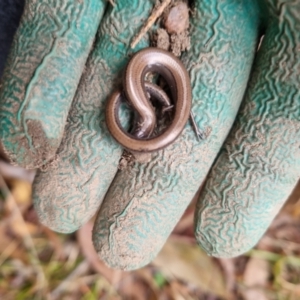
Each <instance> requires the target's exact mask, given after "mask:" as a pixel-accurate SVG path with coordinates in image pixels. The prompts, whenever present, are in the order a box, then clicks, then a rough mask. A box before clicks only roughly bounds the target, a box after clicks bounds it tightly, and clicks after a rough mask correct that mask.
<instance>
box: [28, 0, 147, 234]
mask: <svg viewBox="0 0 300 300" xmlns="http://www.w3.org/2000/svg"><path fill="white" fill-rule="evenodd" d="M152 3H153V2H152V1H144V2H143V3H142V2H141V1H139V0H135V1H132V0H118V1H117V2H116V5H115V6H114V7H113V8H112V7H110V8H109V10H108V11H107V13H106V14H105V16H104V19H103V21H102V22H101V25H100V29H99V32H98V35H97V40H96V44H95V48H94V50H93V52H92V53H91V55H90V57H89V59H88V62H87V66H86V70H85V72H84V74H83V76H82V78H81V81H80V85H79V88H78V90H77V92H76V96H75V98H74V101H73V104H72V108H71V111H70V113H69V116H68V120H67V125H66V130H65V136H64V138H63V140H62V143H61V145H60V147H59V149H58V152H57V158H56V160H55V162H54V163H52V164H50V165H47V169H46V170H44V171H39V172H38V173H37V175H36V178H35V182H34V186H33V189H34V192H33V198H34V205H35V209H36V211H37V214H38V216H39V219H40V221H41V222H42V223H43V224H45V225H46V226H48V227H50V228H52V229H53V230H56V231H60V232H65V233H68V232H73V231H75V230H76V229H78V228H79V227H80V226H82V225H83V224H84V223H86V222H87V221H88V220H89V219H90V218H91V217H92V216H93V215H94V214H95V212H96V211H97V209H98V208H99V206H100V204H101V202H102V199H103V197H104V195H105V193H106V191H107V189H108V187H109V185H110V183H111V181H112V179H113V177H114V176H115V173H116V172H117V168H118V161H119V159H120V156H121V154H122V148H121V147H120V146H119V145H118V144H116V142H115V141H114V140H113V138H112V137H111V136H110V134H109V133H108V131H107V128H106V125H105V119H104V118H105V110H104V107H105V103H106V99H107V96H108V95H110V94H111V92H112V89H113V88H114V87H115V86H116V84H118V83H119V81H120V79H121V78H120V70H121V69H122V68H123V67H124V65H125V64H126V62H127V60H128V58H129V54H130V53H132V52H133V51H132V50H130V47H129V44H130V43H129V41H130V38H132V37H133V36H134V35H135V34H136V33H137V31H138V30H139V28H140V27H141V25H142V23H143V22H144V19H145V17H146V16H147V15H148V14H149V12H150V10H151V8H152ZM140 46H141V47H146V46H148V39H146V38H145V39H144V40H143V41H142V42H141V45H140Z"/></svg>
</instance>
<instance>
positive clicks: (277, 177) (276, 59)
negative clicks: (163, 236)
mask: <svg viewBox="0 0 300 300" xmlns="http://www.w3.org/2000/svg"><path fill="white" fill-rule="evenodd" d="M268 9H269V17H268V22H269V26H268V28H267V30H266V34H265V37H264V40H263V42H262V45H261V48H260V50H259V53H258V55H257V57H256V59H255V64H254V69H253V73H252V77H251V80H250V83H249V87H248V89H247V92H246V97H245V101H244V103H243V106H242V109H241V111H240V113H239V115H238V118H237V121H236V122H235V125H234V127H233V129H232V131H231V133H230V135H229V137H228V139H227V141H226V144H225V146H224V148H223V149H222V151H221V153H220V155H219V157H218V159H217V161H216V164H215V166H214V167H213V169H212V171H211V173H210V175H209V178H208V180H207V184H206V186H205V189H204V192H203V193H202V195H201V197H200V199H199V201H198V205H197V211H196V227H195V234H196V237H197V240H198V243H199V244H200V245H201V247H203V248H204V249H205V251H207V252H208V253H209V254H210V255H214V256H219V257H232V256H236V255H239V254H241V253H243V252H245V251H247V250H249V249H250V248H252V247H253V246H254V245H255V244H256V243H257V242H258V240H259V239H260V237H261V236H262V234H263V233H264V232H265V230H266V229H267V227H268V226H269V224H270V222H271V221H272V220H273V218H274V217H275V215H276V214H277V213H278V211H279V209H280V208H281V207H282V205H283V203H284V201H285V200H286V199H287V197H288V195H289V194H290V193H291V191H292V189H293V188H294V186H295V185H296V183H297V180H298V179H299V175H300V172H299V170H300V151H299V145H300V144H299V143H300V122H299V121H300V93H299V86H300V77H299V72H300V52H299V48H300V36H299V29H300V22H299V19H298V20H297V18H298V17H297V16H298V12H299V11H300V3H299V2H297V1H293V2H286V3H284V2H283V1H273V2H272V3H271V2H270V3H268Z"/></svg>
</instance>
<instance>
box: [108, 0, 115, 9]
mask: <svg viewBox="0 0 300 300" xmlns="http://www.w3.org/2000/svg"><path fill="white" fill-rule="evenodd" d="M107 1H108V2H109V3H110V4H111V5H112V6H113V7H115V6H116V3H115V2H114V0H107Z"/></svg>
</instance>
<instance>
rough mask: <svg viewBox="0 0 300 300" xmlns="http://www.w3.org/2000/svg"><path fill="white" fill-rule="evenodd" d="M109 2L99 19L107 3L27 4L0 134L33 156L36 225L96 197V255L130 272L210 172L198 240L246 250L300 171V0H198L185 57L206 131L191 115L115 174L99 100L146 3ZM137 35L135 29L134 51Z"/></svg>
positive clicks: (78, 216)
mask: <svg viewBox="0 0 300 300" xmlns="http://www.w3.org/2000/svg"><path fill="white" fill-rule="evenodd" d="M115 2H116V6H115V7H112V6H108V7H107V6H106V10H105V13H104V16H103V18H102V19H101V16H102V14H103V11H104V8H105V5H106V4H107V3H106V1H104V0H103V1H99V0H90V1H76V2H73V1H70V2H67V1H66V0H61V1H42V0H40V1H33V0H31V1H28V3H27V6H26V8H25V12H24V16H23V19H22V21H21V25H20V28H19V30H18V33H17V36H16V38H15V41H14V44H13V47H12V51H11V54H10V58H9V60H8V68H7V69H6V72H5V75H4V78H3V84H2V88H1V93H0V97H1V113H0V114H1V128H0V136H1V140H2V147H3V148H4V149H5V150H6V153H7V154H8V155H9V156H10V158H11V160H12V161H13V162H14V163H16V164H19V165H22V166H25V167H31V168H32V167H41V166H43V168H42V170H41V171H39V172H38V173H37V176H36V178H35V182H34V194H33V197H34V205H35V208H36V211H37V213H38V215H39V218H40V220H41V222H42V223H43V224H45V225H47V226H49V227H50V228H52V229H53V230H56V231H60V232H64V233H69V232H72V231H74V230H76V229H77V228H79V227H80V226H82V225H83V224H84V223H86V222H87V221H88V220H89V219H90V218H91V217H92V216H93V215H94V214H95V213H96V211H97V210H98V208H99V207H100V210H99V212H98V214H97V217H96V221H95V226H94V230H93V241H94V245H95V248H96V250H97V251H98V253H99V256H100V257H101V259H103V260H104V261H105V262H106V263H107V264H108V265H110V266H112V267H114V268H121V269H126V270H130V269H135V268H139V267H141V266H143V265H145V264H147V263H149V262H150V261H151V260H152V259H153V258H154V257H155V256H156V255H157V253H158V251H159V250H160V249H161V247H162V246H163V244H164V242H165V240H166V239H167V237H168V236H169V234H170V233H171V231H172V229H173V228H174V226H175V225H176V223H177V222H178V220H179V219H180V217H181V215H182V214H183V212H184V210H185V208H186V207H187V205H188V204H189V202H190V200H191V199H192V197H193V196H194V195H195V193H196V192H197V190H198V188H199V187H200V185H201V183H202V182H203V181H204V179H205V178H206V177H207V174H208V172H209V170H210V169H211V170H210V172H209V174H208V178H207V181H206V184H205V187H204V190H203V192H202V194H201V196H200V198H199V200H198V204H197V209H196V214H195V235H196V238H197V241H198V243H199V245H200V246H201V247H202V248H203V249H204V250H205V251H207V253H208V254H210V255H214V256H218V257H232V256H236V255H239V254H241V253H243V252H245V251H247V250H248V249H250V248H251V247H253V246H254V245H255V244H256V243H257V241H258V240H259V238H260V237H261V236H262V234H263V233H264V232H265V230H266V229H267V227H268V226H269V224H270V222H271V221H272V219H273V218H274V216H275V215H276V214H277V212H278V211H279V209H280V208H281V206H282V205H283V203H284V201H285V199H286V198H287V196H288V195H289V194H290V192H291V191H292V189H293V187H294V186H295V184H296V183H297V180H298V178H299V172H300V149H299V147H300V130H299V129H300V122H299V121H300V109H299V107H300V93H299V86H300V76H299V74H300V35H299V34H298V33H299V30H300V21H299V19H298V13H299V11H300V1H298V0H296V1H288V2H284V1H283V0H266V1H258V2H259V3H257V2H256V1H253V0H241V1H233V0H225V1H222V2H220V1H218V0H205V1H203V0H196V1H195V7H194V10H195V12H194V14H192V16H191V28H190V29H191V45H192V46H191V49H190V50H189V51H188V52H187V53H185V54H184V55H183V57H182V61H183V62H184V64H185V65H186V67H187V69H188V71H189V74H190V77H191V83H192V87H193V106H192V110H193V113H194V115H195V116H196V122H197V125H198V127H199V128H200V129H201V130H202V131H203V132H204V139H203V140H201V141H200V142H199V141H198V140H197V139H196V138H195V135H194V132H193V130H192V128H191V126H190V124H187V125H186V127H185V129H184V131H183V133H182V134H181V136H180V137H179V138H178V139H177V140H176V141H175V143H173V144H172V145H170V146H168V147H167V148H165V149H162V150H160V151H158V152H155V153H152V154H151V160H150V161H148V162H144V163H139V162H137V161H136V162H134V163H133V164H129V165H128V166H127V167H126V168H124V169H122V170H119V171H118V163H119V159H120V156H121V154H122V148H121V147H120V146H119V145H118V144H117V143H116V142H115V141H114V139H113V138H112V137H111V136H110V134H109V133H108V131H107V128H106V125H105V119H104V108H105V104H106V100H107V97H108V96H109V95H110V94H111V92H112V91H113V90H114V89H115V87H116V84H117V83H119V81H120V77H121V74H122V73H121V72H122V69H123V68H124V66H125V64H126V62H127V61H128V58H129V56H130V54H132V53H133V52H135V51H137V49H134V51H133V50H131V49H130V46H129V45H130V42H131V41H132V38H133V37H134V35H135V34H136V33H137V32H138V31H139V29H140V28H141V26H142V24H143V23H144V21H145V19H146V18H147V16H148V15H149V13H150V11H151V9H152V7H153V5H154V2H155V1H151V0H147V1H145V0H144V1H139V0H130V1H129V0H117V1H115ZM100 19H101V23H100V27H99V30H98V34H97V38H96V41H95V44H94V47H93V49H92V51H91V53H90V56H89V58H88V60H87V63H86V67H85V69H84V63H85V59H86V57H87V53H88V51H89V50H90V47H91V45H92V41H93V36H94V33H95V31H96V28H97V27H98V23H99V22H100ZM263 34H264V39H263V41H262V43H261V45H260V48H259V51H258V52H257V48H258V45H259V41H260V38H261V36H262V35H263ZM147 45H148V40H147V38H145V39H144V40H142V41H141V42H140V43H139V44H138V47H137V48H139V49H140V48H144V47H147ZM82 71H83V75H82V77H81V80H80V83H79V86H78V88H77V91H76V94H75V90H76V86H77V83H78V80H79V77H80V75H81V72H82ZM74 94H75V97H74V100H73V103H72V106H71V109H70V110H69V107H70V105H71V101H72V98H73V95H74ZM242 100H243V102H242ZM241 103H242V106H241V108H240V110H239V106H240V104H241ZM238 110H239V113H238V115H237V112H238ZM68 111H69V114H68V117H67V112H68ZM124 115H125V113H123V116H124ZM236 115H237V118H236ZM66 117H67V122H66V127H65V128H64V125H65V120H66ZM235 118H236V121H235V123H234V120H235ZM233 123H234V124H233ZM232 125H233V127H232ZM231 127H232V129H231ZM230 129H231V130H230ZM229 131H230V134H229V135H228V133H229ZM227 135H228V137H227ZM225 139H226V141H225ZM224 141H225V144H224V145H223V143H224ZM222 145H223V147H222ZM220 149H221V150H220ZM212 164H214V165H213V167H212V168H211V166H212ZM103 199H104V200H103ZM102 200H103V202H102Z"/></svg>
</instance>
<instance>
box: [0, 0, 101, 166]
mask: <svg viewBox="0 0 300 300" xmlns="http://www.w3.org/2000/svg"><path fill="white" fill-rule="evenodd" d="M105 5H106V0H100V1H99V0H87V1H68V0H61V1H54V0H50V1H43V0H40V1H35V0H29V1H26V4H25V8H24V13H23V17H22V19H21V22H20V26H19V28H18V31H17V33H16V36H15V38H14V42H13V45H12V48H11V51H10V55H9V58H8V61H7V68H6V71H5V72H4V77H3V84H2V87H1V90H0V104H1V109H0V119H1V126H0V139H1V142H2V146H3V148H4V150H5V152H6V153H7V155H8V157H9V158H10V159H11V160H12V162H13V163H15V164H18V165H20V166H23V167H26V168H35V167H38V166H41V165H43V164H44V163H46V162H47V161H49V160H50V159H51V158H53V156H54V155H55V152H56V150H57V148H58V146H59V144H60V142H61V139H62V135H63V130H64V126H65V122H66V118H67V114H68V111H69V109H70V105H71V102H72V100H73V97H74V94H75V91H76V88H77V85H78V82H79V79H80V76H81V74H82V71H83V68H84V64H85V62H86V59H87V56H88V53H89V51H90V48H91V46H92V43H93V39H94V37H95V34H96V31H97V28H98V26H99V22H100V19H101V16H102V14H103V12H104V8H105Z"/></svg>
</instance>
